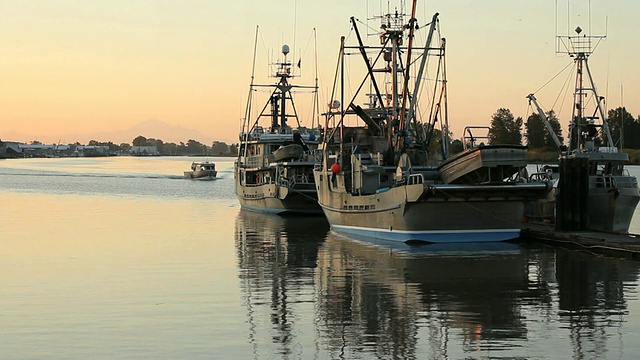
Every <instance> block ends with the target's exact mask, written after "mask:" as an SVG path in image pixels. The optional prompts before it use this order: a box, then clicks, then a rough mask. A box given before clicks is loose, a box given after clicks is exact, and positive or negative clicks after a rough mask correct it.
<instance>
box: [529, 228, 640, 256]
mask: <svg viewBox="0 0 640 360" xmlns="http://www.w3.org/2000/svg"><path fill="white" fill-rule="evenodd" d="M520 237H521V239H523V240H527V241H540V242H547V243H551V244H554V245H560V246H566V247H571V248H574V249H582V250H585V251H589V252H593V253H597V254H602V255H608V256H615V257H623V258H627V259H633V260H640V234H620V233H608V232H601V231H589V230H584V231H565V230H557V229H556V228H555V227H554V225H552V224H550V225H544V224H524V226H523V228H522V232H521V236H520Z"/></svg>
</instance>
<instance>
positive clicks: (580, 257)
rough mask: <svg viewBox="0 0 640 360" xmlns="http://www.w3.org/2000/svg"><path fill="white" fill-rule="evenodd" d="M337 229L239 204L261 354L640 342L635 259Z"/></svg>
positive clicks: (547, 348) (515, 353)
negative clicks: (396, 240) (633, 321)
mask: <svg viewBox="0 0 640 360" xmlns="http://www.w3.org/2000/svg"><path fill="white" fill-rule="evenodd" d="M328 230H329V226H328V224H327V223H326V220H324V218H281V217H277V216H268V215H263V214H254V213H245V212H241V213H240V215H239V216H238V220H237V232H236V245H237V253H238V259H239V266H240V278H241V290H242V291H243V296H244V300H245V306H246V309H247V324H248V333H249V336H248V339H249V342H250V343H251V344H252V345H253V347H254V353H255V355H256V358H260V357H265V358H269V357H271V356H273V354H274V353H275V354H279V355H281V356H286V357H292V358H313V357H315V358H363V357H365V358H366V357H378V358H465V357H478V356H479V357H485V356H492V357H493V356H504V357H522V358H529V357H555V358H570V357H574V358H575V357H578V358H584V357H586V358H594V357H618V354H620V355H621V354H632V353H636V354H637V353H640V347H638V345H633V344H635V342H634V341H633V337H634V336H635V335H634V333H633V331H631V332H630V333H628V334H627V332H626V331H625V330H626V329H625V327H624V324H625V323H626V322H627V321H628V320H625V316H627V315H628V310H627V308H628V305H627V300H626V299H625V293H628V292H629V291H630V289H629V286H630V285H629V284H631V286H635V284H636V283H637V280H638V273H639V271H638V269H639V265H638V264H637V262H629V261H625V260H620V259H611V258H604V257H596V256H592V255H591V254H587V253H579V252H570V251H564V250H562V249H551V248H538V247H534V246H531V245H526V246H525V245H519V244H516V243H486V244H434V245H427V246H421V247H406V246H405V248H404V249H403V250H400V249H398V248H391V247H389V246H384V245H380V244H373V243H370V242H366V241H362V240H356V239H354V238H346V237H343V236H342V235H337V234H335V233H333V232H329V231H328ZM632 291H633V289H632ZM627 296H628V295H627ZM628 326H629V325H628ZM630 330H632V329H630ZM635 334H637V333H635ZM633 347H636V348H635V349H634V348H633Z"/></svg>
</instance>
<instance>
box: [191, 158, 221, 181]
mask: <svg viewBox="0 0 640 360" xmlns="http://www.w3.org/2000/svg"><path fill="white" fill-rule="evenodd" d="M217 175H218V171H217V170H216V164H214V163H212V162H208V161H202V162H196V161H194V162H192V163H191V170H189V171H185V172H184V177H185V179H197V180H213V179H215V178H216V176H217Z"/></svg>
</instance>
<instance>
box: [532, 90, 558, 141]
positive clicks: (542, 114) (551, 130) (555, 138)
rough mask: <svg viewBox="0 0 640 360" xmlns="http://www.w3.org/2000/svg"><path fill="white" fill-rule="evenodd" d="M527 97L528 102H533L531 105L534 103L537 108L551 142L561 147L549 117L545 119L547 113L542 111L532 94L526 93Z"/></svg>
mask: <svg viewBox="0 0 640 360" xmlns="http://www.w3.org/2000/svg"><path fill="white" fill-rule="evenodd" d="M527 99H529V103H530V104H531V103H533V105H535V107H536V110H538V115H539V116H540V119H541V120H542V122H543V123H544V125H545V126H546V127H547V131H549V134H551V137H552V138H553V142H555V143H556V146H557V147H558V149H562V143H561V142H560V139H558V135H556V132H555V131H554V130H553V126H551V123H550V122H549V119H547V115H546V114H545V113H544V111H543V110H542V108H541V107H540V105H539V104H538V100H537V99H536V97H535V96H533V94H529V95H527Z"/></svg>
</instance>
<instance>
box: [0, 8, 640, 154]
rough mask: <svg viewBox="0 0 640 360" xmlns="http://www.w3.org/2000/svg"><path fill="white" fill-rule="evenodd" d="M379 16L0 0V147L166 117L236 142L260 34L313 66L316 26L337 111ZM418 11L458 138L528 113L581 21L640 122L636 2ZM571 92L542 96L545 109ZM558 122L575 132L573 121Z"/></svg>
mask: <svg viewBox="0 0 640 360" xmlns="http://www.w3.org/2000/svg"><path fill="white" fill-rule="evenodd" d="M384 3H385V4H386V1H385V2H384ZM392 3H397V2H392ZM409 6H410V5H409V3H408V2H407V7H409ZM379 7H380V1H379V0H369V1H365V0H348V1H345V0H323V1H311V0H277V1H276V0H261V1H257V0H256V1H253V0H236V1H222V0H185V1H173V0H111V1H102V0H100V1H97V0H0V139H2V140H13V141H23V142H28V141H31V140H36V139H37V140H40V141H43V142H47V143H51V142H58V141H61V142H62V143H69V142H75V141H80V142H82V143H86V142H88V141H89V140H91V139H89V138H88V137H89V136H90V134H96V133H105V132H112V131H117V130H123V129H127V128H131V127H133V126H135V125H136V124H139V123H141V122H144V121H148V120H158V121H162V122H165V123H167V124H171V125H178V126H182V127H185V128H188V129H194V130H197V131H199V132H201V133H202V134H206V135H207V137H208V138H206V139H196V140H199V141H203V142H208V141H210V140H211V139H214V140H221V141H225V142H229V143H231V142H237V138H238V137H237V134H238V131H239V129H240V118H241V117H242V116H243V112H244V107H245V101H246V97H247V91H248V86H249V83H250V76H251V64H252V53H253V43H254V35H255V29H256V25H259V27H260V42H259V53H260V54H264V53H269V51H274V52H275V53H277V52H278V51H279V49H280V47H281V45H282V44H283V43H287V44H289V45H290V46H291V47H292V51H294V52H295V53H296V55H295V58H296V60H297V59H298V58H301V59H302V62H303V64H305V65H306V64H309V65H311V64H312V63H313V49H309V43H310V39H311V36H312V35H311V34H312V29H313V28H316V29H317V40H318V41H317V42H318V47H317V51H318V54H319V55H318V59H319V61H318V63H319V65H318V67H319V77H320V101H321V104H326V103H328V102H329V99H328V98H327V95H326V94H327V93H328V92H329V90H330V89H329V88H330V86H331V83H332V81H333V75H334V69H335V66H336V65H335V64H336V57H337V53H338V47H339V39H340V36H341V35H346V34H348V33H349V30H350V23H349V17H350V16H355V17H357V18H360V19H362V20H364V19H366V18H367V14H369V15H372V14H373V13H375V12H377V9H378V8H379ZM418 8H419V10H418V16H417V17H418V22H419V24H425V23H426V22H428V19H430V18H431V16H432V15H433V13H434V12H439V13H440V26H441V29H442V35H443V36H444V37H446V38H447V72H448V80H449V116H450V124H451V130H452V131H453V133H454V136H455V137H459V136H461V135H462V129H463V127H464V126H465V125H478V124H483V125H488V124H489V122H490V119H491V116H492V114H493V113H494V112H495V111H496V110H497V109H498V108H501V107H506V108H509V109H511V111H512V112H513V113H514V115H515V116H521V117H526V116H527V115H528V114H529V113H530V112H531V110H529V107H528V103H527V100H526V99H525V96H526V95H527V94H529V93H531V92H533V91H535V90H537V89H539V88H540V87H541V86H543V85H544V84H545V83H546V82H547V81H549V80H550V79H551V78H552V77H553V76H554V75H556V73H558V72H559V71H560V70H561V69H563V68H564V67H565V66H566V65H567V64H568V63H570V62H571V60H570V59H569V57H568V56H567V55H558V54H556V53H555V49H556V40H555V35H556V33H558V34H559V35H566V34H567V29H571V30H573V28H575V27H576V26H581V27H582V28H583V29H585V30H587V31H589V28H591V30H590V33H591V34H593V35H604V34H606V35H607V39H606V40H605V41H603V42H602V43H600V45H599V46H598V48H597V49H596V51H595V53H594V54H593V55H592V56H591V58H590V66H591V70H592V72H593V74H594V76H595V80H596V83H597V85H598V90H599V92H600V94H601V95H602V96H606V97H607V106H608V108H615V107H618V106H620V105H622V104H624V105H625V106H626V107H627V110H628V111H629V112H631V114H632V115H633V116H634V117H637V116H638V114H640V76H639V73H640V72H639V69H638V59H639V58H640V54H639V52H640V46H639V45H640V44H639V42H640V40H639V39H640V25H639V24H638V19H637V18H638V16H639V15H640V2H639V1H635V0H624V1H623V0H591V1H588V0H581V1H571V2H570V3H569V4H568V3H567V1H566V0H535V1H520V0H439V1H419V5H418ZM567 23H569V24H568V25H567ZM370 25H371V26H375V27H377V26H378V24H377V23H373V22H372V23H370ZM311 46H312V45H311ZM267 68H268V67H267V61H266V60H265V61H259V63H258V64H257V72H256V81H258V82H262V83H264V82H267V83H268V82H271V81H272V80H271V79H268V78H266V69H267ZM302 69H303V70H302V73H301V75H302V76H301V78H299V79H296V82H297V83H301V84H313V79H314V75H313V72H312V66H303V67H302ZM358 81H359V79H358ZM561 85H562V84H560V83H556V84H555V85H554V83H552V84H550V85H548V86H547V87H545V88H544V89H543V90H542V91H540V92H538V93H537V98H538V99H539V100H540V102H541V103H542V105H543V106H545V107H547V108H550V107H551V105H552V104H553V102H554V101H555V98H556V97H557V95H558V92H559V91H560V90H559V89H560V86H561ZM547 89H548V90H547ZM565 107H570V106H567V105H565ZM302 113H305V112H304V111H302ZM560 120H561V122H562V124H563V132H565V133H566V124H567V121H568V120H567V118H566V117H565V118H563V117H562V114H561V118H560ZM69 134H79V135H80V137H79V138H67V137H68V136H69ZM141 135H144V136H147V137H154V134H141ZM95 140H98V141H114V142H116V143H119V142H130V141H131V140H132V139H117V138H114V139H109V138H104V139H101V138H97V139H95ZM163 140H164V141H172V142H179V141H186V140H188V139H180V138H177V139H170V138H163Z"/></svg>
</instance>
